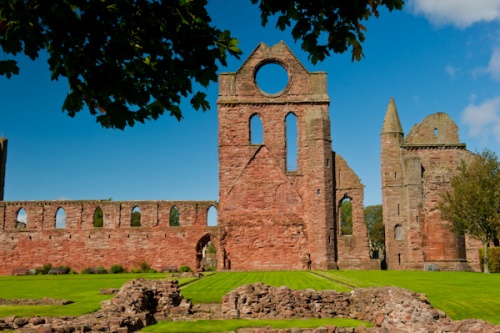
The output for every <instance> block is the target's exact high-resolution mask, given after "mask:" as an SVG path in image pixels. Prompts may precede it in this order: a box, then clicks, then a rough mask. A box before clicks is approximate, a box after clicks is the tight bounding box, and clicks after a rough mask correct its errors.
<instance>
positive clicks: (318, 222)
mask: <svg viewBox="0 0 500 333" xmlns="http://www.w3.org/2000/svg"><path fill="white" fill-rule="evenodd" d="M268 64H278V65H280V66H282V67H283V68H284V69H285V70H286V72H287V73H288V78H289V80H288V84H287V85H286V87H285V88H284V89H283V90H282V91H281V92H279V93H276V94H268V93H265V92H263V91H261V90H260V88H259V86H258V85H257V83H256V80H255V77H256V75H257V73H258V71H259V70H260V69H261V68H262V67H264V66H266V65H268ZM329 103H330V100H329V98H328V95H327V92H326V73H323V72H317V73H309V72H308V71H307V70H306V69H305V68H304V66H303V65H302V64H301V63H300V62H299V61H298V60H297V58H296V57H295V55H294V54H293V53H292V52H291V51H290V49H289V48H288V47H287V46H286V45H285V44H284V43H279V44H276V45H275V46H273V47H269V46H267V45H265V44H260V45H259V46H258V47H257V48H256V49H255V50H254V51H253V52H252V54H251V55H250V57H249V58H248V59H247V60H246V61H245V63H244V64H243V65H242V66H241V68H240V69H239V70H238V71H237V72H236V73H225V74H221V75H220V79H219V98H218V100H217V104H218V110H219V179H220V195H219V197H220V209H219V214H220V215H219V221H220V227H221V235H222V236H221V237H222V241H223V242H224V246H225V250H226V251H227V252H226V255H227V259H228V260H229V262H230V264H231V268H233V269H238V270H241V269H243V270H245V269H307V268H312V269H331V268H336V267H340V268H368V267H369V262H370V259H369V250H368V239H367V233H366V228H365V224H364V218H363V186H362V185H361V183H360V182H359V179H358V178H357V176H355V175H354V173H353V172H352V170H351V169H350V168H349V167H348V166H347V164H346V163H345V161H343V160H342V159H341V157H340V156H338V155H335V154H333V153H332V150H331V149H332V148H331V138H330V121H329V117H328V107H329ZM289 115H293V116H295V117H296V118H297V127H298V128H297V132H298V137H297V150H298V158H297V168H296V169H294V170H287V165H286V164H287V143H286V118H287V117H288V116H289ZM254 116H258V117H259V118H260V119H261V121H262V125H263V142H262V144H252V143H251V134H252V133H251V130H250V122H251V118H252V117H254ZM340 169H342V170H343V173H341V172H340ZM340 184H342V185H340ZM343 196H348V197H350V198H351V197H352V202H353V211H354V214H355V216H353V220H354V224H355V226H354V228H353V229H354V230H355V232H354V233H353V235H349V236H342V237H341V236H340V234H339V228H338V219H337V209H336V208H337V199H339V200H341V199H342V198H343Z"/></svg>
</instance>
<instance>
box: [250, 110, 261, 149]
mask: <svg viewBox="0 0 500 333" xmlns="http://www.w3.org/2000/svg"><path fill="white" fill-rule="evenodd" d="M250 144H252V145H262V144H264V130H263V126H262V120H261V119H260V116H259V115H258V114H254V115H252V116H251V117H250Z"/></svg>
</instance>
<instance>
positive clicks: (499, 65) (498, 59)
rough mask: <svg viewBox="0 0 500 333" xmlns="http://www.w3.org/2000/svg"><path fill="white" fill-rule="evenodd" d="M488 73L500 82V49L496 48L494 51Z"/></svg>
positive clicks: (487, 69)
mask: <svg viewBox="0 0 500 333" xmlns="http://www.w3.org/2000/svg"><path fill="white" fill-rule="evenodd" d="M486 72H487V73H489V74H491V76H492V77H493V78H494V79H495V80H497V81H500V48H497V47H496V48H495V49H494V50H493V52H492V54H491V58H490V62H489V64H488V68H486Z"/></svg>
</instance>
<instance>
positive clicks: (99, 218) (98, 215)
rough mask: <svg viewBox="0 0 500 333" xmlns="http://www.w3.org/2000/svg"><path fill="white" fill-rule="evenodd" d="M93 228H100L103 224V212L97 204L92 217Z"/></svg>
mask: <svg viewBox="0 0 500 333" xmlns="http://www.w3.org/2000/svg"><path fill="white" fill-rule="evenodd" d="M92 225H93V226H94V228H102V227H103V226H104V213H103V212H102V208H101V207H99V206H97V207H96V209H95V210H94V219H93V221H92Z"/></svg>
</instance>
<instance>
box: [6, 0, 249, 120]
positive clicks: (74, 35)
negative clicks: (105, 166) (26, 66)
mask: <svg viewBox="0 0 500 333" xmlns="http://www.w3.org/2000/svg"><path fill="white" fill-rule="evenodd" d="M205 7H206V1H205V0H198V1H190V0H177V1H113V0H89V1H80V0H64V1H58V2H57V3H52V4H51V5H50V6H47V4H46V3H45V2H44V1H41V0H29V1H28V0H24V1H18V0H8V1H3V2H2V3H1V5H0V46H1V48H2V50H3V52H4V53H6V54H10V55H16V54H17V53H20V52H23V53H24V54H26V55H27V56H29V57H30V58H31V59H33V60H34V59H36V58H37V57H38V56H39V52H40V51H41V50H45V51H47V52H48V54H49V60H48V63H49V66H50V71H51V78H52V79H53V80H57V79H58V78H59V77H61V76H63V77H66V78H67V79H68V83H69V87H70V91H69V93H68V95H67V96H66V99H65V101H64V103H63V111H66V112H67V113H68V114H69V115H70V116H72V117H73V116H75V114H76V113H77V112H79V111H80V110H82V108H83V106H84V103H85V104H86V105H87V106H88V108H89V110H90V113H91V114H92V115H95V116H96V120H97V121H98V122H99V123H100V124H101V125H103V126H104V127H116V128H120V129H123V128H125V127H126V126H133V125H134V123H135V122H137V121H138V122H141V123H143V122H144V121H145V120H147V119H157V118H158V117H159V116H160V115H161V114H163V113H164V112H165V110H168V111H169V112H170V115H172V116H174V117H176V118H177V119H181V117H182V113H181V110H180V107H179V103H180V101H181V98H183V97H188V96H191V105H192V106H193V107H194V108H195V109H197V110H198V109H202V110H207V109H208V107H209V106H208V102H207V101H206V96H205V94H204V93H202V92H200V91H197V92H194V91H193V82H196V83H198V84H200V85H201V86H203V87H206V86H207V85H208V84H209V83H210V82H215V81H216V80H217V75H216V72H217V70H218V66H217V63H220V64H222V65H224V66H225V65H226V57H227V53H229V54H231V55H233V56H238V55H239V54H240V53H241V51H240V50H239V49H238V47H237V43H238V42H237V40H236V39H235V38H233V37H231V35H230V33H229V32H228V31H221V30H219V29H217V28H215V27H214V26H213V25H211V24H210V22H211V18H210V17H209V15H208V13H207V11H206V8H205ZM18 72H19V68H18V67H17V64H16V61H15V60H4V61H0V74H2V75H6V76H7V77H10V76H11V75H13V74H17V73H18Z"/></svg>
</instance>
